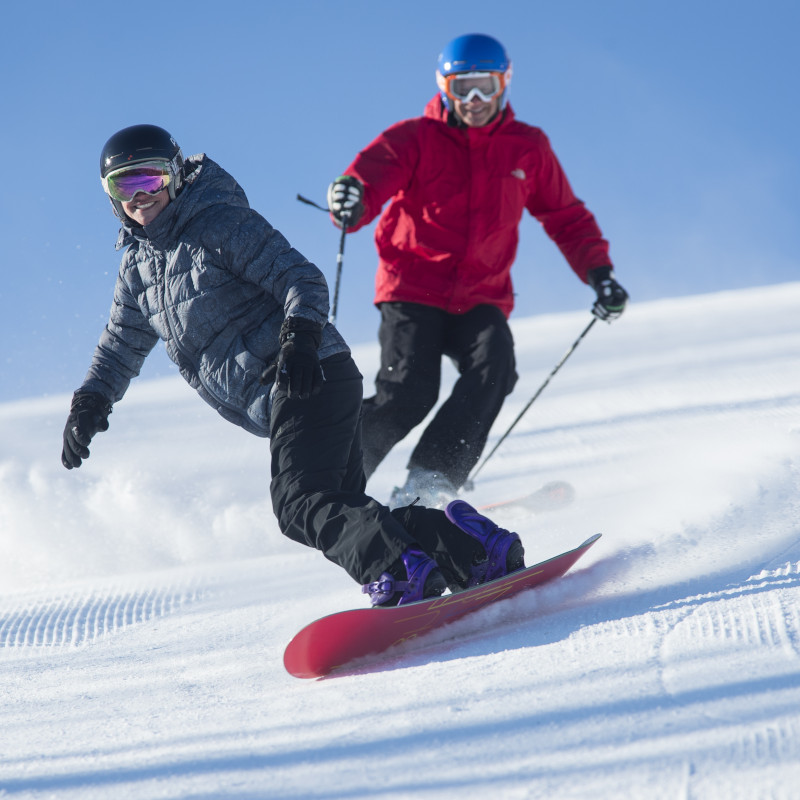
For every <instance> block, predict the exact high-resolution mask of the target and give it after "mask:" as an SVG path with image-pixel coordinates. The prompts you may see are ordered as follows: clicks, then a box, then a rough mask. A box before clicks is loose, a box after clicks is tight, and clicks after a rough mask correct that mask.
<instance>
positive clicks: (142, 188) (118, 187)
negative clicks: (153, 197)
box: [100, 161, 172, 203]
mask: <svg viewBox="0 0 800 800" xmlns="http://www.w3.org/2000/svg"><path fill="white" fill-rule="evenodd" d="M100 181H101V182H102V184H103V189H104V191H105V193H106V194H107V195H108V196H109V197H112V198H113V199H114V200H120V201H122V202H123V203H127V202H129V201H130V200H133V197H134V195H135V194H136V193H137V192H144V193H145V194H158V193H159V192H161V191H163V190H164V189H166V188H167V186H169V185H170V183H171V182H172V170H171V169H170V166H169V162H168V161H143V162H140V163H139V164H133V165H131V166H130V167H123V168H122V169H118V170H116V171H114V172H112V173H111V174H110V175H106V177H105V178H100Z"/></svg>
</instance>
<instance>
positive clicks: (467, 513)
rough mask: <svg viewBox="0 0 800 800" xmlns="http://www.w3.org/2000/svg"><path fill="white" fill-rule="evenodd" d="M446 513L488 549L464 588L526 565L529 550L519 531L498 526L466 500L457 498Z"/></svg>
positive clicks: (474, 566)
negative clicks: (525, 547) (526, 552)
mask: <svg viewBox="0 0 800 800" xmlns="http://www.w3.org/2000/svg"><path fill="white" fill-rule="evenodd" d="M444 513H445V514H446V515H447V518H448V519H449V520H450V522H452V523H453V524H454V525H455V526H456V527H458V528H460V529H461V530H462V531H464V533H467V534H469V535H470V536H472V537H473V538H474V539H477V540H478V541H479V542H480V543H481V544H482V545H483V548H484V550H486V558H485V559H483V561H479V562H477V563H475V564H473V565H472V569H471V571H470V576H469V578H468V580H467V585H466V586H465V587H464V588H466V589H471V588H472V587H473V586H479V585H480V584H482V583H487V582H488V581H493V580H496V579H497V578H502V577H503V576H504V575H508V574H509V573H511V572H516V571H517V570H520V569H524V568H525V549H524V548H523V546H522V542H521V541H520V538H519V534H516V533H511V532H510V531H507V530H505V529H504V528H500V527H499V526H497V525H495V523H494V522H492V521H491V520H490V519H488V518H487V517H484V516H483V514H480V513H479V512H477V511H476V510H475V509H474V508H473V507H472V506H471V505H470V504H469V503H465V502H464V501H463V500H453V502H452V503H449V504H448V506H447V508H446V509H445V512H444Z"/></svg>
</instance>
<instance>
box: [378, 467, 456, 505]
mask: <svg viewBox="0 0 800 800" xmlns="http://www.w3.org/2000/svg"><path fill="white" fill-rule="evenodd" d="M457 493H458V489H457V488H456V487H455V486H453V484H452V483H450V481H449V480H448V479H447V478H445V477H444V475H442V474H441V473H439V472H434V471H432V470H428V469H419V468H413V469H411V470H409V473H408V479H407V480H406V482H405V485H404V486H399V487H398V486H396V487H395V488H394V491H393V492H392V496H391V497H390V498H389V508H393V509H394V508H401V507H402V506H409V505H411V504H412V503H413V502H414V501H415V500H417V499H419V504H420V505H421V506H425V508H444V507H445V506H446V505H447V504H448V503H449V502H450V501H451V500H452V499H453V498H454V497H455V496H456V494H457Z"/></svg>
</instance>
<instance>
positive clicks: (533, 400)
mask: <svg viewBox="0 0 800 800" xmlns="http://www.w3.org/2000/svg"><path fill="white" fill-rule="evenodd" d="M595 322H597V317H592V321H591V322H590V323H589V324H588V325H587V326H586V327H585V328H584V329H583V331H582V332H581V335H580V336H579V337H578V338H577V339H576V340H575V341H574V342H573V343H572V347H570V348H569V350H567V352H566V353H564V356H563V357H562V359H561V361H559V362H558V364H556V365H555V367H553V369H552V371H551V372H550V374H549V375H548V376H547V378H546V380H545V382H544V383H543V384H542V385H541V386H540V387H539V389H538V390H537V392H536V394H535V395H534V396H533V397H531V399H530V400H529V401H528V403H527V404H526V406H525V408H523V409H522V411H520V412H519V414H518V415H517V418H516V419H515V420H514V421H513V422H512V423H511V425H510V426H509V428H508V430H507V431H506V432H505V433H504V434H503V435H502V436H501V437H500V439H499V440H498V441H497V444H495V446H494V447H493V448H492V449H491V452H490V453H489V455H488V456H486V458H484V459H483V463H482V464H481V465H480V466H479V467H478V468H477V469H476V470H475V472H473V473H472V477H471V478H470V480H475V477H476V476H477V474H478V473H479V472H480V471H481V470H482V469H483V468H484V467H485V466H486V462H487V461H488V460H489V459H490V458H491V457H492V456H493V455H494V453H495V451H496V450H497V448H498V447H500V445H501V444H503V442H504V441H505V440H506V437H507V436H508V435H509V434H510V433H511V431H513V430H514V428H515V427H516V425H517V423H518V422H519V421H520V420H521V419H522V417H523V416H524V415H525V412H526V411H527V410H528V409H529V408H530V407H531V406H532V405H533V404H534V403H535V402H536V399H537V398H538V397H539V395H540V394H541V393H542V392H543V391H544V390H545V387H546V386H547V384H548V383H550V379H551V378H552V377H553V376H554V375H555V374H556V372H558V371H559V370H560V369H561V367H562V366H563V365H564V362H565V361H566V360H567V359H568V358H569V357H570V356H571V355H572V353H573V352H574V351H575V348H576V347H577V346H578V345H579V344H580V343H581V340H582V339H583V337H584V336H586V334H587V333H589V331H590V330H591V329H592V325H594V324H595Z"/></svg>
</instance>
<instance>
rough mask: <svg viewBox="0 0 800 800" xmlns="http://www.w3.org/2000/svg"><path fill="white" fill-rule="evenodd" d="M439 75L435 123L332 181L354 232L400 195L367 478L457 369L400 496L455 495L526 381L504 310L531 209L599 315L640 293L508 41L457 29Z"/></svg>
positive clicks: (380, 146)
mask: <svg viewBox="0 0 800 800" xmlns="http://www.w3.org/2000/svg"><path fill="white" fill-rule="evenodd" d="M436 81H437V85H438V87H439V93H438V94H437V95H436V96H435V97H434V98H433V99H432V100H431V101H430V102H429V103H428V104H427V106H426V108H425V115H424V116H423V117H418V118H415V119H409V120H405V121H403V122H399V123H397V124H395V125H393V126H392V127H390V128H388V129H387V130H385V131H384V132H383V133H381V134H380V135H379V136H378V137H377V138H376V139H375V140H374V141H373V142H372V143H371V144H369V145H368V146H367V147H366V148H364V149H363V150H361V151H360V152H359V154H358V155H357V156H356V158H355V160H354V161H353V162H352V163H351V164H350V166H349V167H348V168H347V169H346V170H345V173H344V174H343V175H341V176H340V177H338V178H336V180H334V181H333V183H331V185H330V187H329V188H328V207H329V209H330V212H331V216H332V219H333V222H334V223H335V224H336V225H337V226H339V227H340V228H341V227H342V226H346V230H347V232H349V233H353V232H355V231H357V230H359V229H360V228H362V227H363V226H365V225H367V224H368V223H369V222H371V221H372V220H373V219H374V218H375V217H376V216H378V214H379V213H380V212H381V209H382V208H383V206H384V204H385V203H386V202H387V201H390V202H389V205H388V207H387V208H386V210H385V211H384V212H383V215H382V216H381V219H380V221H379V223H378V225H377V228H376V231H375V242H376V245H377V249H378V256H379V260H378V272H377V276H376V293H375V304H376V305H377V307H378V308H379V310H380V315H381V322H380V329H379V341H380V345H381V365H380V370H379V372H378V375H377V377H376V380H375V395H374V396H373V397H370V398H368V399H366V400H365V401H364V414H363V430H364V432H363V436H364V468H365V471H366V474H367V478H369V477H370V475H372V473H373V472H374V471H375V469H376V468H377V467H378V465H379V464H380V463H381V461H382V460H383V459H384V458H385V457H386V455H387V454H388V453H389V451H390V450H391V449H392V447H394V445H395V444H396V443H397V442H399V441H400V440H401V439H402V438H403V437H405V436H406V435H407V434H408V433H409V431H411V429H412V428H414V427H415V426H416V425H418V424H419V423H420V422H422V420H424V419H425V417H426V416H427V415H428V413H429V412H430V411H431V409H433V407H434V405H435V404H436V402H437V400H438V396H439V389H440V380H441V361H442V357H443V356H449V357H450V358H452V359H453V361H454V363H455V365H456V367H457V368H458V372H459V378H458V380H457V381H456V383H455V386H454V387H453V390H452V393H451V395H450V397H449V398H448V399H447V400H446V401H445V402H444V403H443V404H442V406H441V408H440V409H439V411H438V412H437V414H436V415H435V416H434V418H433V420H432V421H431V422H430V424H429V425H428V426H427V427H426V428H425V430H424V431H423V433H422V435H421V436H420V439H419V442H418V443H417V445H416V447H415V448H414V451H413V452H412V454H411V458H410V460H409V463H408V470H409V472H408V478H407V480H406V483H405V485H404V486H403V487H402V488H399V489H396V490H395V492H394V493H393V495H392V499H391V501H390V505H392V506H395V505H403V504H405V503H407V502H409V501H411V500H412V499H413V498H416V497H420V498H421V501H422V502H423V504H426V505H431V506H435V505H443V504H444V503H446V502H447V501H448V500H449V499H451V498H452V497H453V496H454V495H455V493H456V491H457V490H458V489H459V488H460V487H461V486H462V485H463V484H464V482H465V481H466V480H467V477H468V475H469V473H470V471H471V470H472V468H473V467H474V466H475V464H476V463H477V462H478V459H479V458H480V455H481V453H482V451H483V448H484V446H485V444H486V439H487V436H488V434H489V430H490V429H491V427H492V423H493V422H494V420H495V418H496V417H497V415H498V413H499V412H500V409H501V407H502V404H503V401H504V399H505V396H506V395H507V394H509V393H510V392H511V391H512V389H513V387H514V384H515V383H516V380H517V374H516V370H515V360H514V342H513V339H512V336H511V331H510V329H509V326H508V323H507V318H508V316H509V315H510V313H511V310H512V308H513V303H514V299H513V290H512V284H511V278H510V270H511V266H512V264H513V261H514V257H515V253H516V248H517V241H518V227H519V222H520V220H521V218H522V212H523V211H524V210H526V209H527V211H528V212H529V213H530V214H532V215H533V216H534V217H536V219H538V220H539V221H540V222H541V223H542V224H543V225H544V229H545V231H546V232H547V234H548V235H549V236H550V238H551V239H552V240H553V241H554V242H555V243H556V244H557V245H558V247H559V248H560V250H561V252H562V254H563V255H564V257H565V258H566V260H567V262H568V263H569V265H570V266H571V267H572V269H573V270H574V271H575V273H576V274H577V275H578V277H579V278H580V279H581V280H583V281H586V282H588V283H589V284H590V286H592V288H594V290H595V291H596V293H597V301H596V302H595V304H594V307H593V313H594V314H595V315H596V316H597V317H599V318H600V319H604V320H609V321H610V320H612V319H615V318H617V317H618V316H619V315H620V314H621V313H622V312H623V310H624V308H625V304H626V302H627V299H628V295H627V293H626V291H625V290H624V289H623V288H622V286H620V284H619V283H618V282H617V281H616V278H615V277H614V273H613V270H612V263H611V259H610V258H609V247H608V243H607V242H606V241H605V240H604V239H603V237H602V234H601V232H600V229H599V227H598V225H597V223H596V221H595V219H594V217H593V215H592V214H591V213H590V212H589V211H588V210H587V209H586V207H585V206H584V204H583V203H582V202H581V201H580V200H578V199H577V198H576V197H575V195H574V194H573V192H572V189H571V188H570V185H569V183H568V181H567V178H566V176H565V174H564V172H563V170H562V168H561V165H560V164H559V162H558V160H557V159H556V156H555V155H554V153H553V151H552V150H551V149H550V144H549V142H548V139H547V137H546V136H545V134H544V133H543V132H542V131H541V130H540V129H539V128H534V127H531V126H530V125H526V124H524V123H522V122H519V121H518V120H516V118H515V116H514V112H513V110H512V108H511V106H510V105H509V104H508V88H509V84H510V82H511V62H510V60H509V58H508V56H507V55H506V52H505V50H504V48H503V46H502V45H501V44H500V43H499V42H498V41H497V40H495V39H493V38H492V37H490V36H485V35H482V34H468V35H465V36H459V37H458V38H456V39H454V40H453V41H451V42H450V43H449V44H448V45H447V46H446V47H445V48H444V50H443V51H442V52H441V54H440V55H439V60H438V69H437V71H436Z"/></svg>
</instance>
